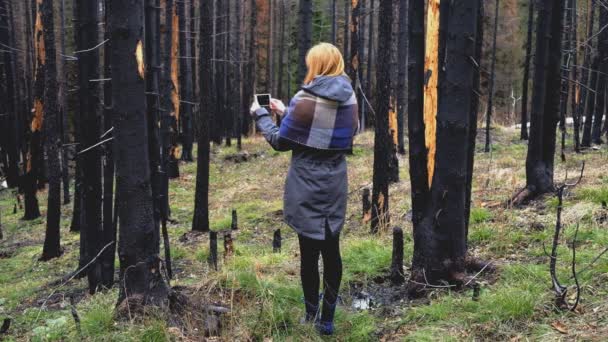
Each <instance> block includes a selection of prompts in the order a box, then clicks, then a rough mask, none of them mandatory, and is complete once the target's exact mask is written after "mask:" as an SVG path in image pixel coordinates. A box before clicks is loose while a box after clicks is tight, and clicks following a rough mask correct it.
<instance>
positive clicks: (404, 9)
mask: <svg viewBox="0 0 608 342" xmlns="http://www.w3.org/2000/svg"><path fill="white" fill-rule="evenodd" d="M407 31H408V0H399V37H398V43H397V44H398V47H397V58H398V60H399V63H397V64H398V68H397V69H398V70H397V73H398V81H397V126H398V127H397V129H398V130H397V150H398V152H399V154H405V122H404V121H405V120H404V118H405V112H406V108H407V66H408V58H407V57H408V56H407V54H408V39H407V38H408V36H407V35H408V32H407Z"/></svg>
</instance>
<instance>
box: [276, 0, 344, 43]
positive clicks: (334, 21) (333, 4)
mask: <svg viewBox="0 0 608 342" xmlns="http://www.w3.org/2000/svg"><path fill="white" fill-rule="evenodd" d="M337 2H338V1H337V0H331V43H332V44H334V45H336V41H337V37H336V34H337V32H338V18H337V15H338V7H337V6H338V3H337ZM282 3H283V5H284V4H285V1H282ZM281 20H283V21H285V18H284V16H283V18H282V19H281ZM282 32H285V30H282Z"/></svg>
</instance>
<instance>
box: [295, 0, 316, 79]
mask: <svg viewBox="0 0 608 342" xmlns="http://www.w3.org/2000/svg"><path fill="white" fill-rule="evenodd" d="M299 1H300V8H299V11H298V18H299V23H298V74H297V75H298V76H297V78H296V84H297V85H298V86H300V85H301V84H302V82H304V77H306V70H307V68H306V54H307V53H308V50H309V49H310V47H311V46H312V0H299Z"/></svg>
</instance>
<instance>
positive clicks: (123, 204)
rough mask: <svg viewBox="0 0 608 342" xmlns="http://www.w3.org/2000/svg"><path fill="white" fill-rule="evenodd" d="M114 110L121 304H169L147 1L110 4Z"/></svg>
mask: <svg viewBox="0 0 608 342" xmlns="http://www.w3.org/2000/svg"><path fill="white" fill-rule="evenodd" d="M111 10H112V12H111V14H110V21H109V30H110V36H111V39H112V56H111V58H112V107H113V116H112V121H113V123H114V134H115V135H114V136H115V143H114V147H115V151H114V152H115V157H116V192H117V196H118V198H120V205H119V206H118V211H119V212H118V218H119V221H120V232H119V245H118V255H119V259H120V282H121V285H123V286H120V294H119V303H121V302H122V301H123V300H125V299H127V300H129V299H134V300H137V301H140V302H141V303H142V304H143V305H147V304H154V305H162V306H164V305H166V304H167V298H168V292H169V289H168V288H167V285H166V283H165V282H164V280H163V279H162V276H161V272H160V259H159V257H158V253H159V231H158V226H157V225H156V223H155V222H154V204H153V197H152V189H151V180H150V169H149V167H147V166H148V165H150V159H149V157H148V153H149V149H148V135H147V132H148V130H147V115H146V95H145V82H144V61H143V39H144V37H143V34H144V2H143V0H129V1H125V0H111Z"/></svg>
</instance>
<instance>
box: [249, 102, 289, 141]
mask: <svg viewBox="0 0 608 342" xmlns="http://www.w3.org/2000/svg"><path fill="white" fill-rule="evenodd" d="M255 123H256V126H257V127H258V130H259V131H260V132H262V134H263V135H264V138H266V141H268V143H269V144H270V146H272V148H273V149H275V150H276V151H290V150H292V148H293V144H292V143H291V142H290V141H289V140H286V139H283V138H281V137H280V136H279V127H277V125H275V124H274V122H273V121H272V119H271V117H270V114H269V113H268V111H267V110H266V109H265V108H258V109H257V110H256V111H255Z"/></svg>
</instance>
